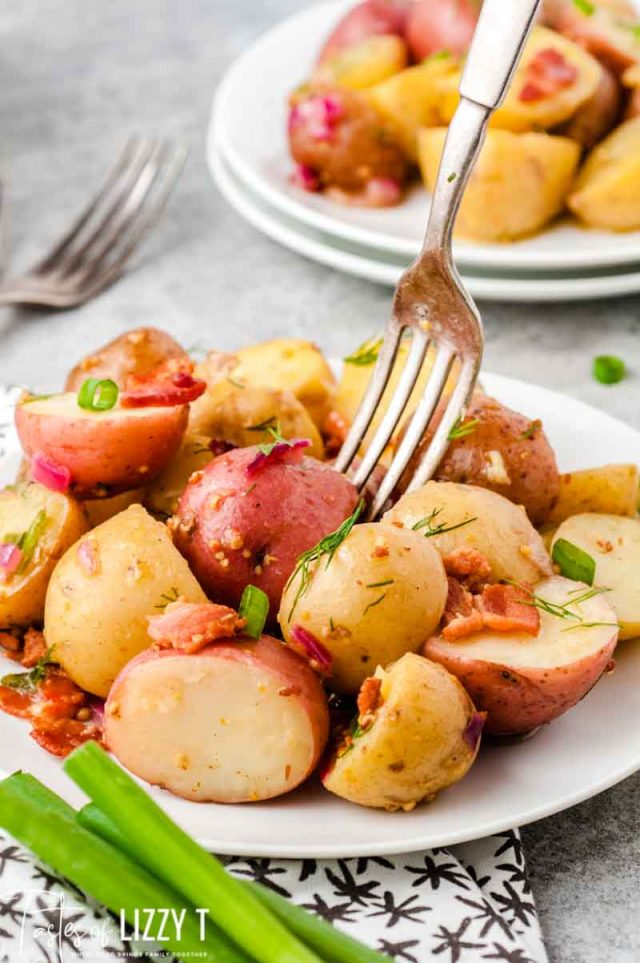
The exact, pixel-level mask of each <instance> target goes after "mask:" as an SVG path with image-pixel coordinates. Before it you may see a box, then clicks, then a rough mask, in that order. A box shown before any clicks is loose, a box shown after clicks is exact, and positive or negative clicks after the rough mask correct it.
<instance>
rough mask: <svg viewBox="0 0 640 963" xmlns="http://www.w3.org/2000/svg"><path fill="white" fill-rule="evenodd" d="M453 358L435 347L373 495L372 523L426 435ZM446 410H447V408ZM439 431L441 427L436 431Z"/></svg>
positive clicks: (443, 348)
mask: <svg viewBox="0 0 640 963" xmlns="http://www.w3.org/2000/svg"><path fill="white" fill-rule="evenodd" d="M454 358H455V353H454V351H453V350H452V348H450V347H448V346H447V347H445V346H442V345H438V346H437V348H436V356H435V361H434V364H433V368H432V370H431V374H430V376H429V380H428V382H427V385H426V388H425V391H424V394H423V395H422V398H421V399H420V401H419V403H418V407H417V408H416V411H415V414H414V416H413V418H412V419H411V421H410V423H409V427H408V428H407V432H406V434H405V436H404V438H403V439H402V441H401V442H400V445H399V446H398V450H397V451H396V453H395V455H394V457H393V461H392V462H391V464H390V465H389V468H388V470H387V473H386V474H385V476H384V478H383V480H382V483H381V485H380V488H379V489H378V491H377V493H376V496H375V498H374V500H373V503H372V505H371V508H370V510H369V513H368V517H369V518H370V519H374V518H375V517H376V516H377V515H378V514H379V512H380V511H381V510H382V508H383V507H384V505H385V503H386V501H387V499H388V498H389V497H390V496H391V494H392V492H393V491H394V489H395V487H396V485H397V484H398V482H399V481H400V478H401V477H402V474H403V472H404V470H405V468H406V467H407V465H408V464H409V461H410V459H411V456H412V455H413V453H414V451H415V450H416V448H417V446H418V444H419V442H420V440H421V439H422V437H423V435H424V433H425V431H426V428H427V425H428V424H429V422H430V421H431V418H432V417H433V413H434V411H435V409H436V406H437V404H438V401H439V400H440V396H441V394H442V389H443V388H444V385H445V383H446V380H447V378H448V376H449V371H450V369H451V365H452V364H453V360H454ZM454 395H455V391H454ZM447 410H449V407H448V408H447ZM458 411H459V409H458ZM443 420H444V419H443ZM441 427H442V423H441V425H440V426H439V428H441ZM448 432H449V428H447V434H448ZM431 447H433V445H430V448H431ZM436 464H437V462H436Z"/></svg>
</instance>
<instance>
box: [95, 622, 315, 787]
mask: <svg viewBox="0 0 640 963" xmlns="http://www.w3.org/2000/svg"><path fill="white" fill-rule="evenodd" d="M105 720H106V727H105V736H106V742H107V745H108V747H109V748H110V749H111V751H112V752H113V753H114V754H115V755H116V756H117V758H118V759H119V760H120V762H122V763H123V765H125V766H126V767H127V769H130V770H131V771H132V772H133V773H135V775H137V776H140V777H141V778H142V779H146V780H147V782H150V783H152V784H153V785H159V786H162V787H164V788H165V789H168V790H170V791H171V792H173V793H175V794H176V795H177V796H182V797H184V798H185V799H191V800H196V801H199V802H220V803H239V802H255V801H258V800H260V799H271V798H273V797H274V796H280V795H282V793H285V792H289V791H290V790H291V789H294V788H295V787H296V786H298V785H299V784H300V783H301V782H303V780H305V779H306V778H307V776H309V775H310V773H311V772H312V771H313V770H314V768H315V767H316V765H317V763H318V760H319V758H320V755H321V753H322V751H323V749H324V747H325V744H326V742H327V737H328V733H329V713H328V708H327V699H326V696H325V694H324V692H323V689H322V686H321V684H320V682H319V680H318V678H317V676H316V675H315V673H314V672H313V670H312V669H310V668H309V666H308V665H307V664H306V663H305V661H304V660H303V659H302V658H300V657H299V656H297V655H296V654H295V653H294V652H292V651H291V650H290V649H287V648H286V647H285V646H284V645H282V643H281V642H277V641H276V640H275V639H272V638H269V636H266V635H263V636H262V638H261V639H259V640H258V641H257V642H256V641H250V640H246V639H238V640H237V641H232V640H229V641H221V642H214V643H212V644H210V645H207V646H206V647H205V648H203V649H201V650H200V651H199V652H198V653H197V654H185V653H183V652H178V651H176V650H175V649H165V650H162V651H158V650H157V649H148V650H147V651H146V652H143V653H141V654H140V655H139V656H137V657H136V658H135V659H133V661H131V662H129V664H128V665H126V666H125V668H124V669H123V670H122V672H121V673H120V675H119V676H118V678H117V679H116V681H115V682H114V684H113V687H112V689H111V692H110V694H109V698H108V700H107V703H106V711H105Z"/></svg>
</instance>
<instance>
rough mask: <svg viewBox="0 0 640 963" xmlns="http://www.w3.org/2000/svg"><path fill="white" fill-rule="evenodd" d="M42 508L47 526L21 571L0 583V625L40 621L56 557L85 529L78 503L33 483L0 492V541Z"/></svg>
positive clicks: (20, 529) (23, 528)
mask: <svg viewBox="0 0 640 963" xmlns="http://www.w3.org/2000/svg"><path fill="white" fill-rule="evenodd" d="M40 511H44V512H45V513H46V516H47V526H46V528H45V529H44V531H43V533H42V536H41V537H40V539H39V541H38V544H37V546H36V549H35V552H34V554H33V557H32V559H31V561H30V562H29V563H28V564H27V567H26V570H25V572H24V573H22V574H21V573H19V572H15V573H14V574H13V575H11V576H10V577H9V578H8V579H7V581H6V582H0V629H9V628H12V627H13V626H21V627H26V626H29V625H33V624H36V625H37V624H40V623H41V622H42V618H43V616H44V600H45V596H46V593H47V586H48V584H49V579H50V577H51V573H52V571H53V569H54V567H55V565H56V562H57V561H58V559H59V558H60V557H61V556H62V555H63V554H64V553H65V552H66V551H67V549H68V548H69V547H70V546H71V545H73V544H74V543H75V542H76V541H77V540H78V539H79V538H80V537H81V536H82V535H83V534H84V533H85V532H86V531H87V529H88V527H89V525H88V522H87V519H86V517H85V514H84V512H83V511H82V509H81V507H80V505H78V503H77V502H75V501H74V500H73V499H72V498H70V497H69V496H68V495H63V494H61V493H60V492H52V491H49V489H47V488H44V487H43V486H42V485H38V484H37V483H36V482H23V483H21V484H19V485H17V486H15V488H12V489H5V490H4V491H0V542H3V541H4V537H5V536H6V535H8V534H10V533H13V534H18V535H19V534H22V532H24V531H26V530H27V529H28V528H29V526H30V525H31V524H32V522H34V521H35V519H36V517H37V515H38V513H39V512H40Z"/></svg>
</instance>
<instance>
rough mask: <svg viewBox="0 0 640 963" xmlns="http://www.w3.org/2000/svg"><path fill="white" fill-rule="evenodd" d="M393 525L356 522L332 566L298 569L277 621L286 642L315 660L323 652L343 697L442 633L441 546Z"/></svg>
mask: <svg viewBox="0 0 640 963" xmlns="http://www.w3.org/2000/svg"><path fill="white" fill-rule="evenodd" d="M429 541H430V540H429V539H425V538H423V537H422V536H421V534H420V533H418V532H412V531H410V530H408V529H400V528H396V527H395V526H394V525H388V524H379V523H369V524H365V525H356V527H355V528H354V529H353V530H352V531H351V532H350V533H349V535H347V537H346V538H345V540H344V541H343V542H342V544H341V545H340V547H339V548H338V549H337V551H336V552H335V554H334V555H333V557H332V558H331V562H330V563H329V564H327V559H326V557H325V558H320V559H319V560H318V561H317V562H314V563H311V564H310V565H309V567H308V570H307V574H306V577H305V581H304V583H303V573H302V571H298V572H297V574H296V576H295V578H292V579H291V580H290V582H289V583H288V584H287V587H286V589H285V591H284V593H283V596H282V603H281V605H280V612H279V615H278V619H279V622H280V627H281V629H282V633H283V635H284V638H285V640H286V641H287V643H288V644H289V645H291V646H293V647H294V648H296V649H297V650H298V651H300V652H301V653H303V654H304V652H305V645H304V644H305V641H306V642H308V641H309V635H310V636H311V651H310V652H307V655H308V657H309V658H311V659H312V660H314V655H316V656H317V653H316V651H315V650H316V649H317V648H318V647H319V648H320V651H321V652H322V653H325V654H326V664H325V665H323V666H322V668H323V669H324V671H325V672H326V674H327V675H328V676H329V684H330V686H331V688H332V689H335V690H336V691H337V692H346V693H351V692H357V691H358V689H359V687H360V685H361V684H362V682H363V681H364V680H365V679H366V678H367V676H369V675H371V672H372V670H374V669H375V667H376V666H378V665H382V666H386V665H389V663H390V662H393V661H394V660H395V659H398V658H400V656H402V655H404V653H405V652H415V651H417V649H418V648H419V647H420V645H421V644H422V642H423V641H424V639H425V637H427V636H428V635H430V634H431V633H432V632H433V631H435V629H436V627H437V625H438V623H439V622H440V619H441V617H442V613H443V611H444V606H445V602H446V599H447V579H446V576H445V572H444V566H443V564H442V559H441V558H440V555H439V554H438V552H437V551H436V549H435V547H434V546H433V545H431V544H429Z"/></svg>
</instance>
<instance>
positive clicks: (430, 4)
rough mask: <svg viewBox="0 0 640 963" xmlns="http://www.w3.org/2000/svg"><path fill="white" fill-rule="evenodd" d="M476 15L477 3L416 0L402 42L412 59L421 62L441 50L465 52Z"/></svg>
mask: <svg viewBox="0 0 640 963" xmlns="http://www.w3.org/2000/svg"><path fill="white" fill-rule="evenodd" d="M479 12H480V2H479V0H416V2H415V3H413V4H412V6H411V9H410V11H409V15H408V17H407V27H406V40H407V43H408V44H409V49H410V50H411V52H412V54H413V56H414V57H415V59H416V60H423V59H424V58H425V57H429V56H431V54H434V53H438V52H439V51H441V50H448V51H449V52H450V53H452V54H464V53H466V52H467V50H468V49H469V44H470V43H471V38H472V37H473V32H474V30H475V28H476V22H477V20H478V14H479Z"/></svg>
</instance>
